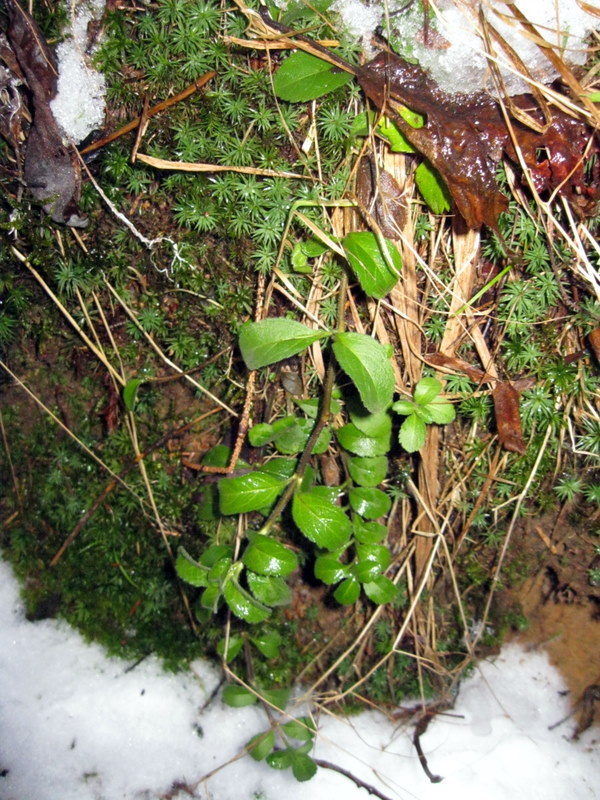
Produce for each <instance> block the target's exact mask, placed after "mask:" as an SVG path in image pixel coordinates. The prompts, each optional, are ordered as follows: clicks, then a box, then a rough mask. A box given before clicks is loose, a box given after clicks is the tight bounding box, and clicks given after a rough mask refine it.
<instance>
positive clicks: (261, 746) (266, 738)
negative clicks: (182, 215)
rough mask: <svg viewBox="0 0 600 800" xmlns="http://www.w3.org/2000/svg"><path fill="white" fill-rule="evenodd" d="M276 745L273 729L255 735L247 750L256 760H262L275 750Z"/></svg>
mask: <svg viewBox="0 0 600 800" xmlns="http://www.w3.org/2000/svg"><path fill="white" fill-rule="evenodd" d="M274 747H275V733H274V732H273V731H272V730H271V731H265V732H264V733H259V734H257V735H256V736H253V737H252V738H251V739H250V741H249V742H248V743H247V745H246V750H247V751H248V753H249V754H250V755H251V756H252V758H253V759H254V760H255V761H262V760H263V758H266V757H267V756H268V755H269V754H270V753H272V752H273V748H274Z"/></svg>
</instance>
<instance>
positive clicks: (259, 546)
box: [242, 533, 298, 577]
mask: <svg viewBox="0 0 600 800" xmlns="http://www.w3.org/2000/svg"><path fill="white" fill-rule="evenodd" d="M248 538H249V540H250V544H249V546H248V547H247V548H246V551H245V553H244V556H243V558H242V561H243V562H244V564H245V565H246V566H247V567H248V569H251V570H252V571H253V572H257V573H258V574H259V575H277V576H281V577H285V576H286V575H289V574H290V572H293V571H294V570H295V569H296V568H297V566H298V558H297V556H296V554H295V553H294V552H293V551H292V550H289V549H288V548H287V547H284V546H283V545H282V544H280V543H279V542H277V541H275V540H274V539H271V538H269V537H268V536H263V535H262V534H258V533H254V534H249V536H248Z"/></svg>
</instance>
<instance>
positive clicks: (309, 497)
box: [292, 487, 352, 550]
mask: <svg viewBox="0 0 600 800" xmlns="http://www.w3.org/2000/svg"><path fill="white" fill-rule="evenodd" d="M323 488H324V487H316V488H314V489H310V490H309V491H307V492H297V493H296V494H295V495H294V499H293V501H292V517H293V518H294V522H295V523H296V525H297V526H298V528H299V529H300V530H301V531H302V533H303V534H304V536H306V538H307V539H310V541H311V542H314V543H315V544H316V545H317V546H318V547H323V548H325V549H327V550H335V549H336V548H337V547H340V546H341V545H343V544H344V543H345V542H346V541H347V540H348V538H349V536H350V532H351V527H352V526H351V523H350V519H349V518H348V516H347V515H346V514H345V513H344V511H343V510H342V509H341V508H340V507H339V506H336V505H333V504H332V503H331V501H330V499H329V497H327V495H326V494H325V493H324V492H323Z"/></svg>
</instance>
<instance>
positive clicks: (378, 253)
mask: <svg viewBox="0 0 600 800" xmlns="http://www.w3.org/2000/svg"><path fill="white" fill-rule="evenodd" d="M342 247H343V248H344V253H345V254H346V258H347V259H348V263H349V264H350V266H351V267H352V271H353V272H354V274H355V275H356V277H357V278H358V282H359V283H360V285H361V287H362V289H363V291H364V292H365V293H366V294H368V295H369V296H370V297H375V298H376V299H377V300H381V299H382V298H383V297H385V296H386V294H388V292H389V291H390V290H391V289H392V288H393V287H394V286H395V285H396V282H397V280H398V273H399V272H400V270H401V269H402V259H401V257H400V253H399V252H398V248H397V247H396V246H395V245H394V244H392V242H390V241H389V239H384V240H383V247H385V250H386V252H385V253H384V252H383V250H382V245H380V243H379V240H378V238H377V236H375V234H374V233H371V232H370V231H357V232H355V233H349V234H348V235H347V236H345V237H344V239H343V240H342Z"/></svg>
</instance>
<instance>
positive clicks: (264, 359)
mask: <svg viewBox="0 0 600 800" xmlns="http://www.w3.org/2000/svg"><path fill="white" fill-rule="evenodd" d="M330 336H333V352H334V355H335V357H336V360H337V362H338V364H339V365H340V367H341V368H342V369H343V370H344V372H345V373H346V374H347V375H348V377H349V378H350V379H351V380H352V382H353V383H354V385H355V386H356V388H357V390H358V393H359V394H360V398H361V400H362V402H363V405H364V406H365V408H367V409H368V410H369V411H371V412H377V411H381V410H383V409H385V408H387V407H388V406H389V405H390V403H391V402H392V396H393V393H394V371H393V369H392V364H391V349H390V348H389V347H386V346H384V345H382V344H380V343H379V342H377V341H375V339H372V338H371V337H370V336H367V335H365V334H361V333H348V332H342V333H337V334H335V335H334V334H332V333H331V332H329V331H315V330H313V329H312V328H309V327H307V326H306V325H303V324H302V323H300V322H296V321H295V320H291V319H285V318H276V319H275V318H273V319H265V320H262V321H261V322H246V323H244V325H242V328H241V330H240V338H239V344H240V350H241V352H242V356H243V358H244V361H245V362H246V365H247V366H248V368H249V369H258V368H259V367H264V366H268V365H269V364H273V363H275V362H277V361H282V360H283V359H285V358H289V357H290V356H293V355H296V354H297V353H300V352H301V351H302V350H304V349H305V348H306V347H308V346H309V345H311V344H312V343H313V342H316V341H318V340H319V339H324V338H327V337H330ZM225 513H236V512H232V511H228V512H225Z"/></svg>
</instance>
